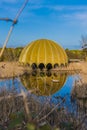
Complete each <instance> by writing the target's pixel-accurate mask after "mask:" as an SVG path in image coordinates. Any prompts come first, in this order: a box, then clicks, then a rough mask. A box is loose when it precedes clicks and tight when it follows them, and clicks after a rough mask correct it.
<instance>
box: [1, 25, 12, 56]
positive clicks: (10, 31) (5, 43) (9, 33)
mask: <svg viewBox="0 0 87 130" xmlns="http://www.w3.org/2000/svg"><path fill="white" fill-rule="evenodd" d="M13 28H14V25H12V26H11V27H10V30H9V32H8V35H7V38H6V40H5V42H4V45H3V47H2V50H1V52H0V58H1V57H2V55H3V52H4V50H5V47H6V45H7V43H8V40H9V38H10V35H11V33H12V30H13Z"/></svg>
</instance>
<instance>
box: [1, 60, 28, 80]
mask: <svg viewBox="0 0 87 130" xmlns="http://www.w3.org/2000/svg"><path fill="white" fill-rule="evenodd" d="M25 71H26V68H25V67H23V66H21V65H20V64H19V63H18V62H0V79H2V78H10V77H15V76H20V75H22V74H23V73H24V72H25Z"/></svg>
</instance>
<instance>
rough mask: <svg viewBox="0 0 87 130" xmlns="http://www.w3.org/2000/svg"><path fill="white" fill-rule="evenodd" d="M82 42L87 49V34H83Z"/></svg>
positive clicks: (83, 47) (82, 45)
mask: <svg viewBox="0 0 87 130" xmlns="http://www.w3.org/2000/svg"><path fill="white" fill-rule="evenodd" d="M80 42H81V47H82V49H87V35H82V36H81V40H80Z"/></svg>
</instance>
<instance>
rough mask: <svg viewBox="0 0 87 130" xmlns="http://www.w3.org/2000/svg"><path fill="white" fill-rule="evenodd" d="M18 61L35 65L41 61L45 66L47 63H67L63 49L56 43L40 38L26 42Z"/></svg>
mask: <svg viewBox="0 0 87 130" xmlns="http://www.w3.org/2000/svg"><path fill="white" fill-rule="evenodd" d="M19 62H22V63H25V64H26V63H28V64H29V65H32V64H33V63H35V64H36V65H37V66H38V65H39V64H40V63H43V64H44V65H45V67H46V65H47V64H48V63H51V64H52V66H54V65H55V64H57V65H58V66H60V65H66V64H67V63H68V59H67V55H66V53H65V51H64V49H63V48H62V47H61V46H59V45H58V44H57V43H55V42H54V41H51V40H47V39H40V40H36V41H33V42H31V43H30V44H28V45H27V46H26V47H25V48H24V49H23V51H22V53H21V55H20V58H19Z"/></svg>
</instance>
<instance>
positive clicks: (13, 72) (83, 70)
mask: <svg viewBox="0 0 87 130" xmlns="http://www.w3.org/2000/svg"><path fill="white" fill-rule="evenodd" d="M51 71H52V72H57V73H58V72H59V73H60V72H62V73H64V72H65V73H71V74H72V73H74V74H78V73H79V74H81V77H82V78H83V79H84V80H85V82H87V81H86V80H87V62H77V63H70V64H69V65H68V67H64V68H56V69H52V70H51ZM26 72H29V73H31V72H32V69H31V68H30V67H27V66H22V65H20V63H19V62H0V79H6V78H12V77H18V76H21V75H23V74H24V73H26Z"/></svg>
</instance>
